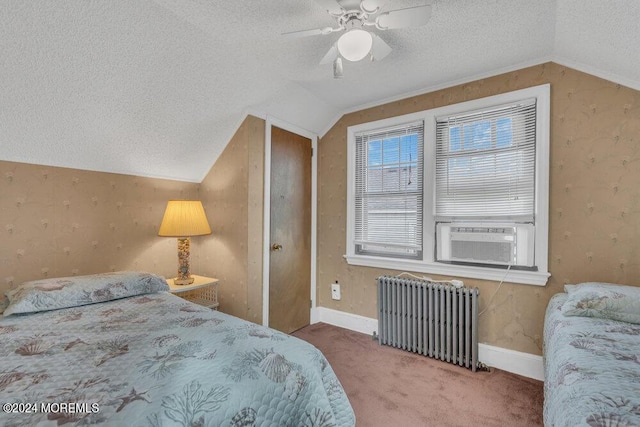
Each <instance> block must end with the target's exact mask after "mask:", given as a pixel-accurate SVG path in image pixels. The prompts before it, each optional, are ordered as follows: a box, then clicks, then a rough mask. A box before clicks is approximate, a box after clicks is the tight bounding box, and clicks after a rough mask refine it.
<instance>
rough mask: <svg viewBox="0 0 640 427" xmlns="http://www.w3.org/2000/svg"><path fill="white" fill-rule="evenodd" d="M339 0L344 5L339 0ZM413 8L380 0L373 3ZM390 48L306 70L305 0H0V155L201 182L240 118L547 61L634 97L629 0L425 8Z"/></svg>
mask: <svg viewBox="0 0 640 427" xmlns="http://www.w3.org/2000/svg"><path fill="white" fill-rule="evenodd" d="M345 1H350V0H345ZM421 4H424V1H421V0H389V1H388V4H387V9H396V8H401V7H410V6H417V5H421ZM432 4H433V13H432V17H431V20H430V21H429V23H428V24H427V25H426V26H424V27H420V28H410V29H402V30H389V31H386V32H379V35H380V36H381V37H383V38H384V40H385V41H387V43H388V44H389V45H390V46H391V47H392V48H393V52H392V53H391V54H390V55H389V56H388V57H387V58H385V59H384V60H383V61H379V62H374V63H371V62H368V61H361V62H359V63H349V62H346V61H345V67H344V74H345V76H344V78H343V79H341V80H334V79H333V78H332V71H331V65H327V66H319V65H318V62H319V61H320V59H321V58H322V57H323V56H324V54H325V53H326V51H327V50H328V49H329V47H330V46H331V45H332V43H333V42H334V41H335V40H336V39H337V38H338V37H339V34H331V35H328V36H316V37H308V38H302V39H295V38H293V39H291V38H284V37H282V36H281V35H280V34H281V33H283V32H288V31H295V30H304V29H311V28H319V27H324V26H327V25H332V24H334V22H335V21H334V20H333V19H332V18H331V17H330V16H329V15H328V14H326V13H325V12H324V11H323V10H322V8H321V7H320V6H318V5H317V3H316V2H314V1H313V0H135V1H131V0H109V1H103V0H29V1H24V0H0V84H1V85H2V90H1V91H0V160H10V161H18V162H27V163H36V164H48V165H53V166H65V167H72V168H78V169H89V170H99V171H108V172H120V173H129V174H134V175H143V176H154V177H164V178H172V179H179V180H185V181H195V182H199V181H200V180H201V179H202V178H203V177H204V176H205V175H206V173H207V172H208V170H209V168H210V167H211V165H212V164H213V163H214V162H215V160H216V159H217V157H218V155H219V154H220V153H221V152H222V150H223V149H224V147H225V145H226V144H227V142H228V141H229V139H230V137H231V136H232V135H233V133H234V132H235V131H236V129H237V127H238V125H239V124H240V122H241V121H242V120H243V119H244V117H245V115H246V114H247V113H248V112H251V113H253V114H256V115H260V116H266V115H271V116H273V117H276V118H278V119H281V120H284V121H288V122H290V123H292V124H295V125H297V126H298V127H302V128H305V129H308V130H310V131H312V132H315V133H318V134H320V135H321V134H322V133H323V132H325V131H326V130H327V129H328V127H330V126H331V125H332V124H333V123H334V122H335V120H336V119H338V118H339V117H340V116H341V115H342V114H343V113H344V112H347V111H352V110H354V109H357V108H360V107H362V106H364V105H372V104H375V103H379V102H382V101H384V100H389V99H393V98H397V97H400V96H404V95H405V94H409V93H415V92H421V91H426V90H429V89H432V88H437V87H444V86H447V85H451V84H454V83H458V82H461V81H466V80H471V79H475V78H478V77H482V76H487V75H491V74H495V73H497V72H501V71H506V70H508V69H514V68H519V67H522V66H525V65H531V64H535V63H540V62H543V61H547V60H554V61H556V62H560V63H564V64H566V65H569V66H573V67H576V68H579V69H583V70H585V71H588V72H591V73H593V74H596V75H600V76H603V77H608V78H611V79H614V80H617V81H618V82H620V83H622V84H626V85H628V86H631V87H634V88H640V55H638V51H637V46H638V42H639V40H638V38H639V37H640V2H638V1H637V0H539V1H531V0H484V1H478V0H436V1H435V2H433V3H432Z"/></svg>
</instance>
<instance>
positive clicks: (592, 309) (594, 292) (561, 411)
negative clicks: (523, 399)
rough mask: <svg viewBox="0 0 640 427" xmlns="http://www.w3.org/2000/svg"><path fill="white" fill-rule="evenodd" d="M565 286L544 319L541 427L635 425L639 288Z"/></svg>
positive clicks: (639, 416)
mask: <svg viewBox="0 0 640 427" xmlns="http://www.w3.org/2000/svg"><path fill="white" fill-rule="evenodd" d="M584 285H587V286H584ZM567 290H568V291H569V293H563V294H557V295H555V296H553V298H552V299H551V301H550V302H549V305H548V307H547V312H546V317H545V326H544V371H545V381H544V388H545V389H544V392H545V403H544V424H545V426H556V427H561V426H570V427H574V426H603V427H604V426H619V427H623V426H640V324H638V322H640V288H635V289H634V288H631V287H628V286H615V285H610V284H600V283H598V284H596V283H588V284H582V285H578V286H577V287H573V286H569V287H567ZM579 292H580V293H579ZM634 294H635V295H634Z"/></svg>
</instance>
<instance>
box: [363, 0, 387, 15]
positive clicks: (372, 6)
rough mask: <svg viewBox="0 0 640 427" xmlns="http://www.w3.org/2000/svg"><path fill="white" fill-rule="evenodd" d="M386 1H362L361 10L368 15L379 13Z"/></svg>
mask: <svg viewBox="0 0 640 427" xmlns="http://www.w3.org/2000/svg"><path fill="white" fill-rule="evenodd" d="M385 3H386V1H384V0H362V1H361V2H360V9H362V11H363V12H366V13H378V12H379V11H380V10H381V9H382V6H384V5H385Z"/></svg>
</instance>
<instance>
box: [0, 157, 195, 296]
mask: <svg viewBox="0 0 640 427" xmlns="http://www.w3.org/2000/svg"><path fill="white" fill-rule="evenodd" d="M197 193H198V185H197V184H191V183H186V182H177V181H169V180H162V179H151V178H140V177H136V176H130V175H119V174H111V173H103V172H91V171H83V170H76V169H65V168H57V167H50V166H38V165H31V164H24V163H13V162H6V161H0V295H3V293H4V291H5V290H8V289H9V288H11V287H14V286H17V285H19V284H20V283H22V282H24V281H26V280H34V279H40V278H44V277H59V276H72V275H82V274H92V273H98V272H104V271H116V270H145V271H150V272H153V273H157V274H161V275H164V276H167V277H174V276H175V275H176V271H177V264H178V257H177V243H176V239H174V238H167V237H158V227H159V226H160V221H161V220H162V215H163V214H164V210H165V207H166V204H167V200H169V199H172V198H174V199H179V198H184V199H188V198H194V197H197ZM194 255H196V254H194Z"/></svg>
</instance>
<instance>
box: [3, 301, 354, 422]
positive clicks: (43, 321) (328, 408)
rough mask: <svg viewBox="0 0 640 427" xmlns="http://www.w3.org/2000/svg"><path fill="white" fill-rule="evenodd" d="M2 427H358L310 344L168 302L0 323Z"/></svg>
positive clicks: (114, 304)
mask: <svg viewBox="0 0 640 427" xmlns="http://www.w3.org/2000/svg"><path fill="white" fill-rule="evenodd" d="M0 360H2V362H1V364H0V403H3V404H4V406H3V412H0V425H3V426H22V425H36V424H39V423H40V424H41V425H55V424H58V425H63V424H69V425H88V424H105V425H118V426H119V425H131V426H178V425H180V426H184V425H190V426H195V425H198V426H203V425H209V426H222V425H224V426H252V425H256V426H332V425H334V426H353V425H355V416H354V413H353V410H352V408H351V405H350V404H349V400H348V399H347V396H346V394H345V392H344V390H343V388H342V386H341V384H340V382H339V381H338V378H337V377H336V375H335V374H334V372H333V370H332V368H331V366H330V365H329V363H328V362H327V360H326V359H325V357H324V356H323V354H322V353H321V352H320V351H319V350H318V349H316V348H315V347H313V346H312V345H311V344H309V343H307V342H304V341H302V340H300V339H297V338H295V337H291V336H289V335H285V334H282V333H280V332H277V331H275V330H272V329H269V328H265V327H262V326H259V325H256V324H253V323H249V322H246V321H243V320H241V319H238V318H235V317H233V316H229V315H225V314H224V313H220V312H217V311H211V310H209V309H206V308H204V307H201V306H198V305H195V304H193V303H190V302H188V301H185V300H183V299H181V298H178V297H176V296H175V295H171V294H169V293H167V292H159V293H153V294H146V295H140V296H134V297H129V298H123V299H119V300H113V301H108V302H103V303H99V304H91V305H85V306H81V307H74V308H67V309H61V310H55V311H49V312H41V313H34V314H28V315H12V316H9V317H6V318H3V319H2V320H0Z"/></svg>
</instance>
